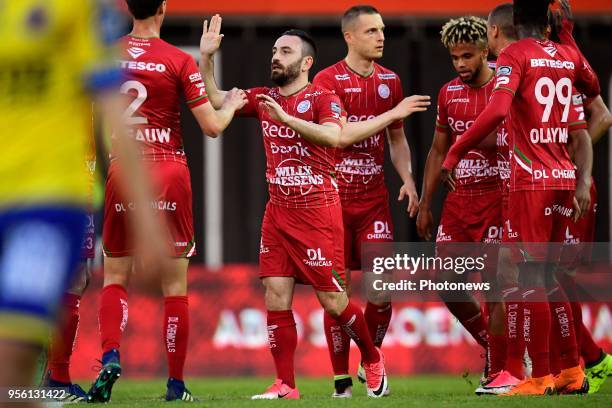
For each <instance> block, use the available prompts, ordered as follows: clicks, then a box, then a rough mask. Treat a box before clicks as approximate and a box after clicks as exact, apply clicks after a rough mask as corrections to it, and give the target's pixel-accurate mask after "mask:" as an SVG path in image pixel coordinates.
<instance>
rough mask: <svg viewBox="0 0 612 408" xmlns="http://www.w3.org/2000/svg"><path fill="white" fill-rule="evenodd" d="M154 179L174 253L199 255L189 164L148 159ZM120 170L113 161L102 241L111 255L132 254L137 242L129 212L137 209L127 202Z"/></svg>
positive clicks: (156, 203) (157, 202) (156, 201)
mask: <svg viewBox="0 0 612 408" xmlns="http://www.w3.org/2000/svg"><path fill="white" fill-rule="evenodd" d="M144 163H145V164H146V166H147V170H148V171H149V172H150V174H149V179H150V180H152V183H153V185H152V189H153V195H154V197H155V199H154V201H153V202H151V206H152V207H153V208H155V209H156V210H157V212H158V214H159V215H160V216H162V217H163V222H164V224H165V225H166V227H167V228H168V230H169V232H170V237H171V238H172V241H173V243H174V248H175V251H174V256H176V257H181V258H189V257H192V256H193V255H195V253H196V250H195V238H194V232H193V215H192V202H191V181H190V177H189V168H188V167H187V165H186V164H184V163H180V162H172V161H155V162H154V161H145V162H144ZM117 177H118V172H117V167H116V164H115V163H114V162H112V163H111V165H110V168H109V170H108V177H107V179H106V194H105V197H104V226H103V231H102V242H103V243H104V255H105V256H109V257H121V256H131V255H133V254H134V243H133V242H132V239H131V236H130V235H131V234H130V228H129V221H128V215H129V213H130V212H131V211H134V208H133V204H132V203H129V202H125V201H124V200H123V199H122V198H121V195H120V191H119V181H118V180H117Z"/></svg>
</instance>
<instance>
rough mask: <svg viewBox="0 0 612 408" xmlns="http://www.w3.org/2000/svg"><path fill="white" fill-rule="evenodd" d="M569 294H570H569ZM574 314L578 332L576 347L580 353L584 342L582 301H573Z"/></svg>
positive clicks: (575, 329)
mask: <svg viewBox="0 0 612 408" xmlns="http://www.w3.org/2000/svg"><path fill="white" fill-rule="evenodd" d="M568 296H569V294H568ZM570 307H571V308H572V316H574V333H576V348H577V349H578V355H580V345H581V343H582V305H581V304H580V302H571V303H570Z"/></svg>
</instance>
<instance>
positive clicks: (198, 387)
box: [81, 376, 612, 408]
mask: <svg viewBox="0 0 612 408" xmlns="http://www.w3.org/2000/svg"><path fill="white" fill-rule="evenodd" d="M297 380H298V387H299V389H300V393H301V395H302V399H301V400H299V401H251V400H250V396H251V395H252V394H256V393H260V392H262V391H263V390H264V389H265V388H266V387H267V386H268V385H269V384H271V383H272V379H271V378H269V379H266V378H247V377H240V378H198V379H195V378H192V379H187V380H186V384H187V387H188V388H189V389H190V390H191V392H192V393H193V394H194V396H196V398H198V402H196V403H195V404H192V405H193V406H206V407H251V408H253V407H255V408H263V407H279V406H289V407H309V408H318V407H334V408H338V407H343V406H345V407H426V408H436V407H472V406H475V407H485V406H486V407H494V408H504V407H520V408H532V407H533V408H539V407H589V408H591V407H607V408H610V407H612V378H610V379H608V381H607V382H606V384H604V386H603V387H602V388H601V390H600V392H599V393H598V394H593V395H587V396H551V397H520V398H516V397H513V398H502V397H495V396H482V397H478V396H476V395H474V393H473V391H474V387H475V385H476V384H477V382H478V379H477V378H476V377H470V378H469V379H464V378H462V377H461V376H414V377H391V378H390V386H391V396H389V397H385V398H383V399H369V398H367V397H366V396H365V388H364V386H363V385H362V384H359V383H356V384H355V385H354V386H353V398H352V399H350V400H338V399H332V398H331V393H332V391H333V390H332V384H331V380H330V379H327V378H315V379H305V378H298V379H297ZM353 381H355V382H356V380H355V379H353ZM468 381H471V383H472V385H470V384H469V382H468ZM81 384H82V385H83V386H84V385H85V384H84V383H83V382H81ZM84 388H85V387H84ZM164 393H165V380H161V379H160V380H131V379H127V378H121V379H119V381H118V382H117V383H116V384H115V387H114V388H113V396H112V401H111V403H110V405H108V407H109V408H110V407H118V408H119V407H167V406H168V403H166V402H164V401H162V399H161V397H162V394H164ZM176 404H182V403H181V402H173V403H171V405H172V406H174V405H176Z"/></svg>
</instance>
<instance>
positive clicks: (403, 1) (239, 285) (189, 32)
mask: <svg viewBox="0 0 612 408" xmlns="http://www.w3.org/2000/svg"><path fill="white" fill-rule="evenodd" d="M499 3H501V2H499V1H495V0H493V1H491V0H472V1H463V2H457V1H452V0H438V1H436V2H412V1H408V0H384V1H383V0H379V1H372V2H370V4H372V5H374V6H376V7H377V8H378V9H379V10H380V11H381V13H382V15H383V18H384V21H385V24H386V27H387V28H386V30H385V35H386V41H385V56H384V58H383V59H382V61H381V64H382V65H384V66H386V67H388V68H390V69H392V70H394V71H395V72H396V73H398V74H399V75H400V77H401V78H402V81H403V87H404V93H405V94H406V95H409V94H426V95H431V96H432V98H433V99H434V101H435V99H436V96H437V93H438V90H439V89H440V87H441V86H442V85H443V84H444V83H445V82H447V81H449V80H450V79H452V78H453V77H454V72H453V69H452V65H451V61H450V58H449V56H448V52H447V50H446V49H444V48H443V47H442V45H441V43H440V39H439V31H440V28H441V26H442V24H443V23H444V22H445V21H446V20H447V19H448V18H449V17H456V16H459V15H464V14H468V13H469V14H475V15H480V16H483V17H486V14H487V13H488V11H489V10H490V9H492V8H493V7H494V6H496V5H497V4H499ZM353 4H355V2H354V1H346V0H341V1H333V2H332V1H329V0H308V1H305V2H286V1H280V0H260V1H255V0H251V1H249V2H245V1H244V0H224V1H199V0H169V1H168V13H169V15H168V17H167V18H166V21H165V23H164V27H163V29H162V38H163V39H165V40H166V41H168V42H170V43H172V44H175V45H178V46H180V47H181V48H183V49H184V50H186V51H188V52H190V53H192V54H193V55H194V56H195V57H197V46H198V44H199V38H200V35H201V29H202V20H203V18H204V17H210V16H211V15H212V14H214V13H217V12H218V13H221V14H222V16H223V18H224V20H223V30H222V32H223V33H224V34H225V37H224V39H223V44H222V50H221V55H220V58H218V59H217V67H216V70H217V78H218V81H219V82H220V83H221V84H222V87H223V88H225V89H227V88H229V87H232V86H237V87H241V88H248V87H253V86H259V85H263V84H269V83H270V81H269V71H270V68H269V62H270V49H271V46H272V44H273V42H274V40H275V39H276V38H277V37H278V36H279V34H280V33H282V32H283V31H284V30H286V29H288V28H293V27H297V28H301V29H305V30H307V31H308V32H310V33H311V34H312V35H313V37H314V39H315V41H316V42H317V45H318V48H319V54H318V59H317V61H316V65H315V68H314V70H313V72H312V75H314V74H315V73H316V72H317V71H318V70H320V69H323V68H325V67H327V66H329V65H331V64H333V63H335V62H337V61H338V60H340V59H341V58H343V57H344V55H345V52H346V48H345V44H344V41H343V39H342V35H341V33H340V29H339V19H340V15H341V14H342V12H343V11H344V10H345V9H346V8H348V7H350V6H351V5H353ZM572 6H573V8H574V11H575V12H576V14H578V16H577V18H576V19H577V22H576V28H575V37H576V39H577V41H578V43H579V44H580V46H581V49H582V51H583V52H584V54H585V55H586V57H587V58H588V59H589V61H590V62H591V64H592V66H593V68H594V69H595V71H596V72H597V74H598V75H599V78H600V81H601V85H602V97H603V99H604V101H606V103H607V104H608V106H610V105H611V103H610V98H611V97H612V94H611V92H612V91H611V90H612V64H610V61H612V48H611V47H610V32H611V29H612V2H610V1H609V0H584V1H574V2H573V4H572ZM184 111H185V112H184V115H183V128H184V139H185V145H186V151H187V155H188V157H189V164H190V168H191V178H192V186H193V194H194V196H193V198H194V217H195V227H196V240H197V250H198V255H197V256H196V257H195V258H193V262H192V266H191V271H190V306H191V319H192V320H191V321H192V330H191V342H190V349H189V350H190V354H189V357H188V362H187V374H188V375H198V376H202V375H256V374H261V375H270V374H271V373H272V372H273V366H272V359H271V358H270V356H269V353H268V351H267V333H266V331H265V308H264V306H263V290H262V288H261V285H260V284H259V280H258V279H257V260H258V254H259V242H260V226H261V219H262V216H263V212H264V207H265V203H266V200H267V188H266V184H265V178H264V172H265V156H264V149H263V144H262V137H261V130H260V128H259V124H258V122H257V121H255V120H251V119H238V120H235V121H234V122H233V123H232V124H231V125H230V127H229V128H228V129H227V131H226V132H225V134H224V135H223V136H222V137H221V138H219V139H216V140H210V139H207V138H204V137H201V134H200V131H199V128H198V126H197V124H196V122H195V120H194V119H193V117H192V116H191V115H190V114H189V113H188V111H187V110H186V108H184ZM434 120H435V108H432V109H430V110H429V111H428V112H427V113H425V114H419V115H416V116H414V117H411V118H409V119H408V120H407V121H406V122H405V129H406V134H407V137H408V140H409V143H410V145H411V148H412V153H413V157H412V159H413V171H414V172H415V174H416V180H417V184H418V186H419V191H420V186H421V183H422V176H423V167H424V164H425V159H426V157H427V152H428V150H429V147H430V144H431V139H432V135H433V128H434ZM594 150H595V166H594V176H595V180H596V183H597V187H598V190H599V197H600V204H599V209H598V222H597V240H598V241H609V239H610V235H611V234H610V212H611V211H610V206H609V203H610V202H612V200H609V199H608V198H609V196H610V186H609V176H608V175H609V174H610V172H611V166H612V163H611V162H610V144H609V139H608V138H606V137H604V138H603V139H602V140H601V141H600V142H599V143H598V145H597V146H596V147H595V149H594ZM387 163H388V164H387V166H386V168H385V171H386V174H387V184H388V187H389V191H390V197H391V200H390V201H391V208H392V214H393V219H394V224H395V236H396V240H398V241H417V240H418V237H417V235H416V229H415V224H414V220H410V219H408V217H407V216H406V213H405V206H406V203H397V202H396V201H395V200H394V197H395V196H396V194H397V192H398V191H399V187H400V180H399V178H398V177H397V175H396V174H395V172H394V170H393V168H392V167H391V166H390V165H389V163H390V162H389V161H387ZM442 200H443V192H442V190H441V189H440V191H439V192H438V194H437V196H436V200H435V206H434V217H435V219H438V216H439V211H440V208H441V203H442ZM356 284H357V282H356ZM100 286H101V278H100V274H97V275H96V278H95V281H94V283H93V285H92V288H91V289H90V291H89V293H88V294H86V295H85V297H84V299H83V302H82V316H94V315H95V314H96V313H97V302H98V299H97V297H98V293H97V292H98V290H97V289H98V288H100ZM609 306H610V305H590V307H589V306H586V307H585V319H586V322H587V324H588V325H589V326H590V327H592V328H593V330H594V337H595V339H596V340H598V341H600V342H602V344H604V345H605V346H607V347H608V350H610V346H611V345H612V315H611V313H610V310H611V309H610V307H609ZM295 310H296V312H297V313H296V314H297V319H298V326H299V333H300V334H299V338H300V343H299V346H298V352H297V355H296V360H297V361H296V367H297V371H298V375H314V376H320V375H329V374H330V373H331V367H330V364H329V363H328V361H329V359H328V357H327V349H326V345H325V339H324V335H323V333H322V314H321V313H322V312H321V310H320V307H319V306H318V305H317V303H316V301H315V299H314V296H312V293H311V290H310V289H309V288H300V289H299V290H298V291H297V293H296V301H295ZM129 313H130V319H129V324H128V328H127V331H126V333H125V342H124V346H123V350H124V352H123V353H122V363H123V366H124V373H126V374H127V375H130V376H134V375H135V376H157V375H163V373H164V370H165V368H164V367H165V362H164V361H163V359H157V358H155V359H153V358H151V357H150V356H156V355H162V354H161V353H162V352H163V345H162V342H161V339H160V334H161V330H162V328H161V315H162V307H161V302H159V300H156V299H152V298H147V297H144V296H140V295H138V294H135V293H133V292H131V298H130V310H129ZM468 337H469V336H468V335H467V333H465V332H464V331H463V329H462V328H460V327H459V325H458V324H457V323H456V322H455V321H454V319H452V318H451V317H450V316H449V314H448V313H447V312H446V309H445V308H444V307H443V305H441V304H408V303H403V304H396V305H395V307H394V318H393V321H392V324H391V327H390V330H389V335H388V337H387V338H386V339H385V347H384V348H385V350H386V355H387V361H388V362H389V371H390V372H391V373H392V374H413V373H424V372H428V373H439V372H448V373H461V372H464V371H466V370H467V371H471V372H478V370H480V369H481V368H482V359H481V358H479V357H478V356H479V354H480V350H479V348H478V347H477V346H476V345H475V344H474V342H472V341H471V340H470V339H469V338H468ZM98 355H99V340H98V337H97V324H96V321H95V319H82V320H81V326H80V328H79V339H78V343H77V349H76V358H75V359H74V361H75V365H74V367H73V375H76V376H77V377H81V378H86V377H90V376H91V362H92V361H94V358H96V357H98ZM352 358H353V360H352V362H351V367H352V369H353V368H355V367H356V364H357V358H358V353H357V352H354V353H352Z"/></svg>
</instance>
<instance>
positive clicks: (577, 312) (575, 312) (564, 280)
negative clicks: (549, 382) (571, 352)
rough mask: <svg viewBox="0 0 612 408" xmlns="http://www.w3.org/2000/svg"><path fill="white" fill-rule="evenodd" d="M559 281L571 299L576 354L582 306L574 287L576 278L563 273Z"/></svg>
mask: <svg viewBox="0 0 612 408" xmlns="http://www.w3.org/2000/svg"><path fill="white" fill-rule="evenodd" d="M559 283H560V284H561V287H562V288H563V290H564V291H565V295H566V296H567V298H568V299H569V300H573V301H572V302H570V306H571V308H572V316H574V333H575V334H576V348H577V349H578V354H580V341H581V337H582V306H581V305H580V302H577V301H576V299H578V296H579V295H578V290H577V288H576V278H575V277H574V276H571V275H568V274H567V273H564V274H563V275H561V277H560V278H559Z"/></svg>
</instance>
